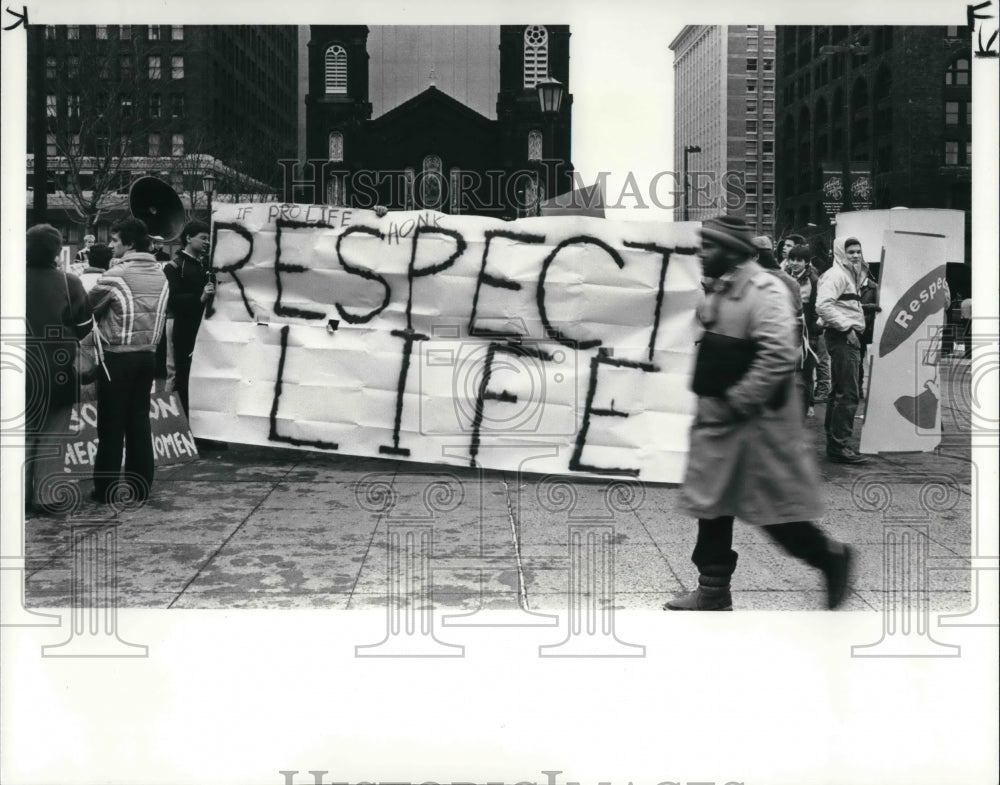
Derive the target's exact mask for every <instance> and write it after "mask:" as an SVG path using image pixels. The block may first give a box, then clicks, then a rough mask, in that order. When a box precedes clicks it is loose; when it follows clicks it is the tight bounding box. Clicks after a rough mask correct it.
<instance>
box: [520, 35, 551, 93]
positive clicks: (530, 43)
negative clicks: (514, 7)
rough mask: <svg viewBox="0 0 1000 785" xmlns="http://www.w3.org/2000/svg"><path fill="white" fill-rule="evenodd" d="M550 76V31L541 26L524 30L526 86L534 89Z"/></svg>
mask: <svg viewBox="0 0 1000 785" xmlns="http://www.w3.org/2000/svg"><path fill="white" fill-rule="evenodd" d="M548 75H549V31H548V30H546V29H545V28H544V27H542V26H541V25H529V26H528V27H526V28H525V29H524V86H525V87H529V88H530V87H534V86H535V85H536V84H538V83H539V82H541V81H543V80H544V79H546V78H547V77H548Z"/></svg>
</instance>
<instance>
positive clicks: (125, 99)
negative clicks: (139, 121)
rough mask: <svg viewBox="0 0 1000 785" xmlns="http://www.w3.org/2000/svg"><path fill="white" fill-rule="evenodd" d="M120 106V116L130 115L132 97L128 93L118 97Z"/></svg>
mask: <svg viewBox="0 0 1000 785" xmlns="http://www.w3.org/2000/svg"><path fill="white" fill-rule="evenodd" d="M120 106H121V111H122V117H131V116H132V97H131V96H128V95H123V96H122V97H121V99H120Z"/></svg>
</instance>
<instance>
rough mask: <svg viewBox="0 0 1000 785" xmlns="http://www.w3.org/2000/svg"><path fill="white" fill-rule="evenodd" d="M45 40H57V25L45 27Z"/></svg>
mask: <svg viewBox="0 0 1000 785" xmlns="http://www.w3.org/2000/svg"><path fill="white" fill-rule="evenodd" d="M45 40H46V41H55V40H56V26H55V25H45Z"/></svg>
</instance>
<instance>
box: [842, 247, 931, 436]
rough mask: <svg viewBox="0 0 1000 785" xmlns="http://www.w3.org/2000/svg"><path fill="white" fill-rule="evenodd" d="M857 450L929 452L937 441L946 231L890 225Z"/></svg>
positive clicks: (870, 348)
mask: <svg viewBox="0 0 1000 785" xmlns="http://www.w3.org/2000/svg"><path fill="white" fill-rule="evenodd" d="M882 246H883V247H884V248H885V259H884V262H883V264H882V281H881V289H880V291H879V304H880V305H881V307H882V311H881V312H880V313H878V314H877V315H876V318H875V332H874V341H873V342H872V345H871V346H870V347H869V348H868V351H869V353H870V355H871V362H872V366H871V375H870V379H871V385H870V386H869V391H868V409H867V411H866V413H865V421H864V426H863V427H862V429H861V452H863V453H877V452H921V451H922V452H929V451H930V450H933V449H934V448H936V447H937V446H938V444H940V442H941V393H940V384H939V382H938V373H937V372H938V364H937V363H938V355H939V352H940V345H941V331H942V329H943V327H944V323H945V311H946V310H947V308H948V303H949V294H948V287H947V284H946V282H945V252H946V251H945V248H946V244H945V238H944V237H942V236H940V235H932V234H925V233H917V232H899V231H887V232H885V234H884V238H883V241H882Z"/></svg>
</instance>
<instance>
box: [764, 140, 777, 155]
mask: <svg viewBox="0 0 1000 785" xmlns="http://www.w3.org/2000/svg"><path fill="white" fill-rule="evenodd" d="M761 149H762V150H763V152H764V155H774V142H773V141H765V142H763V146H762V148H761Z"/></svg>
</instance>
